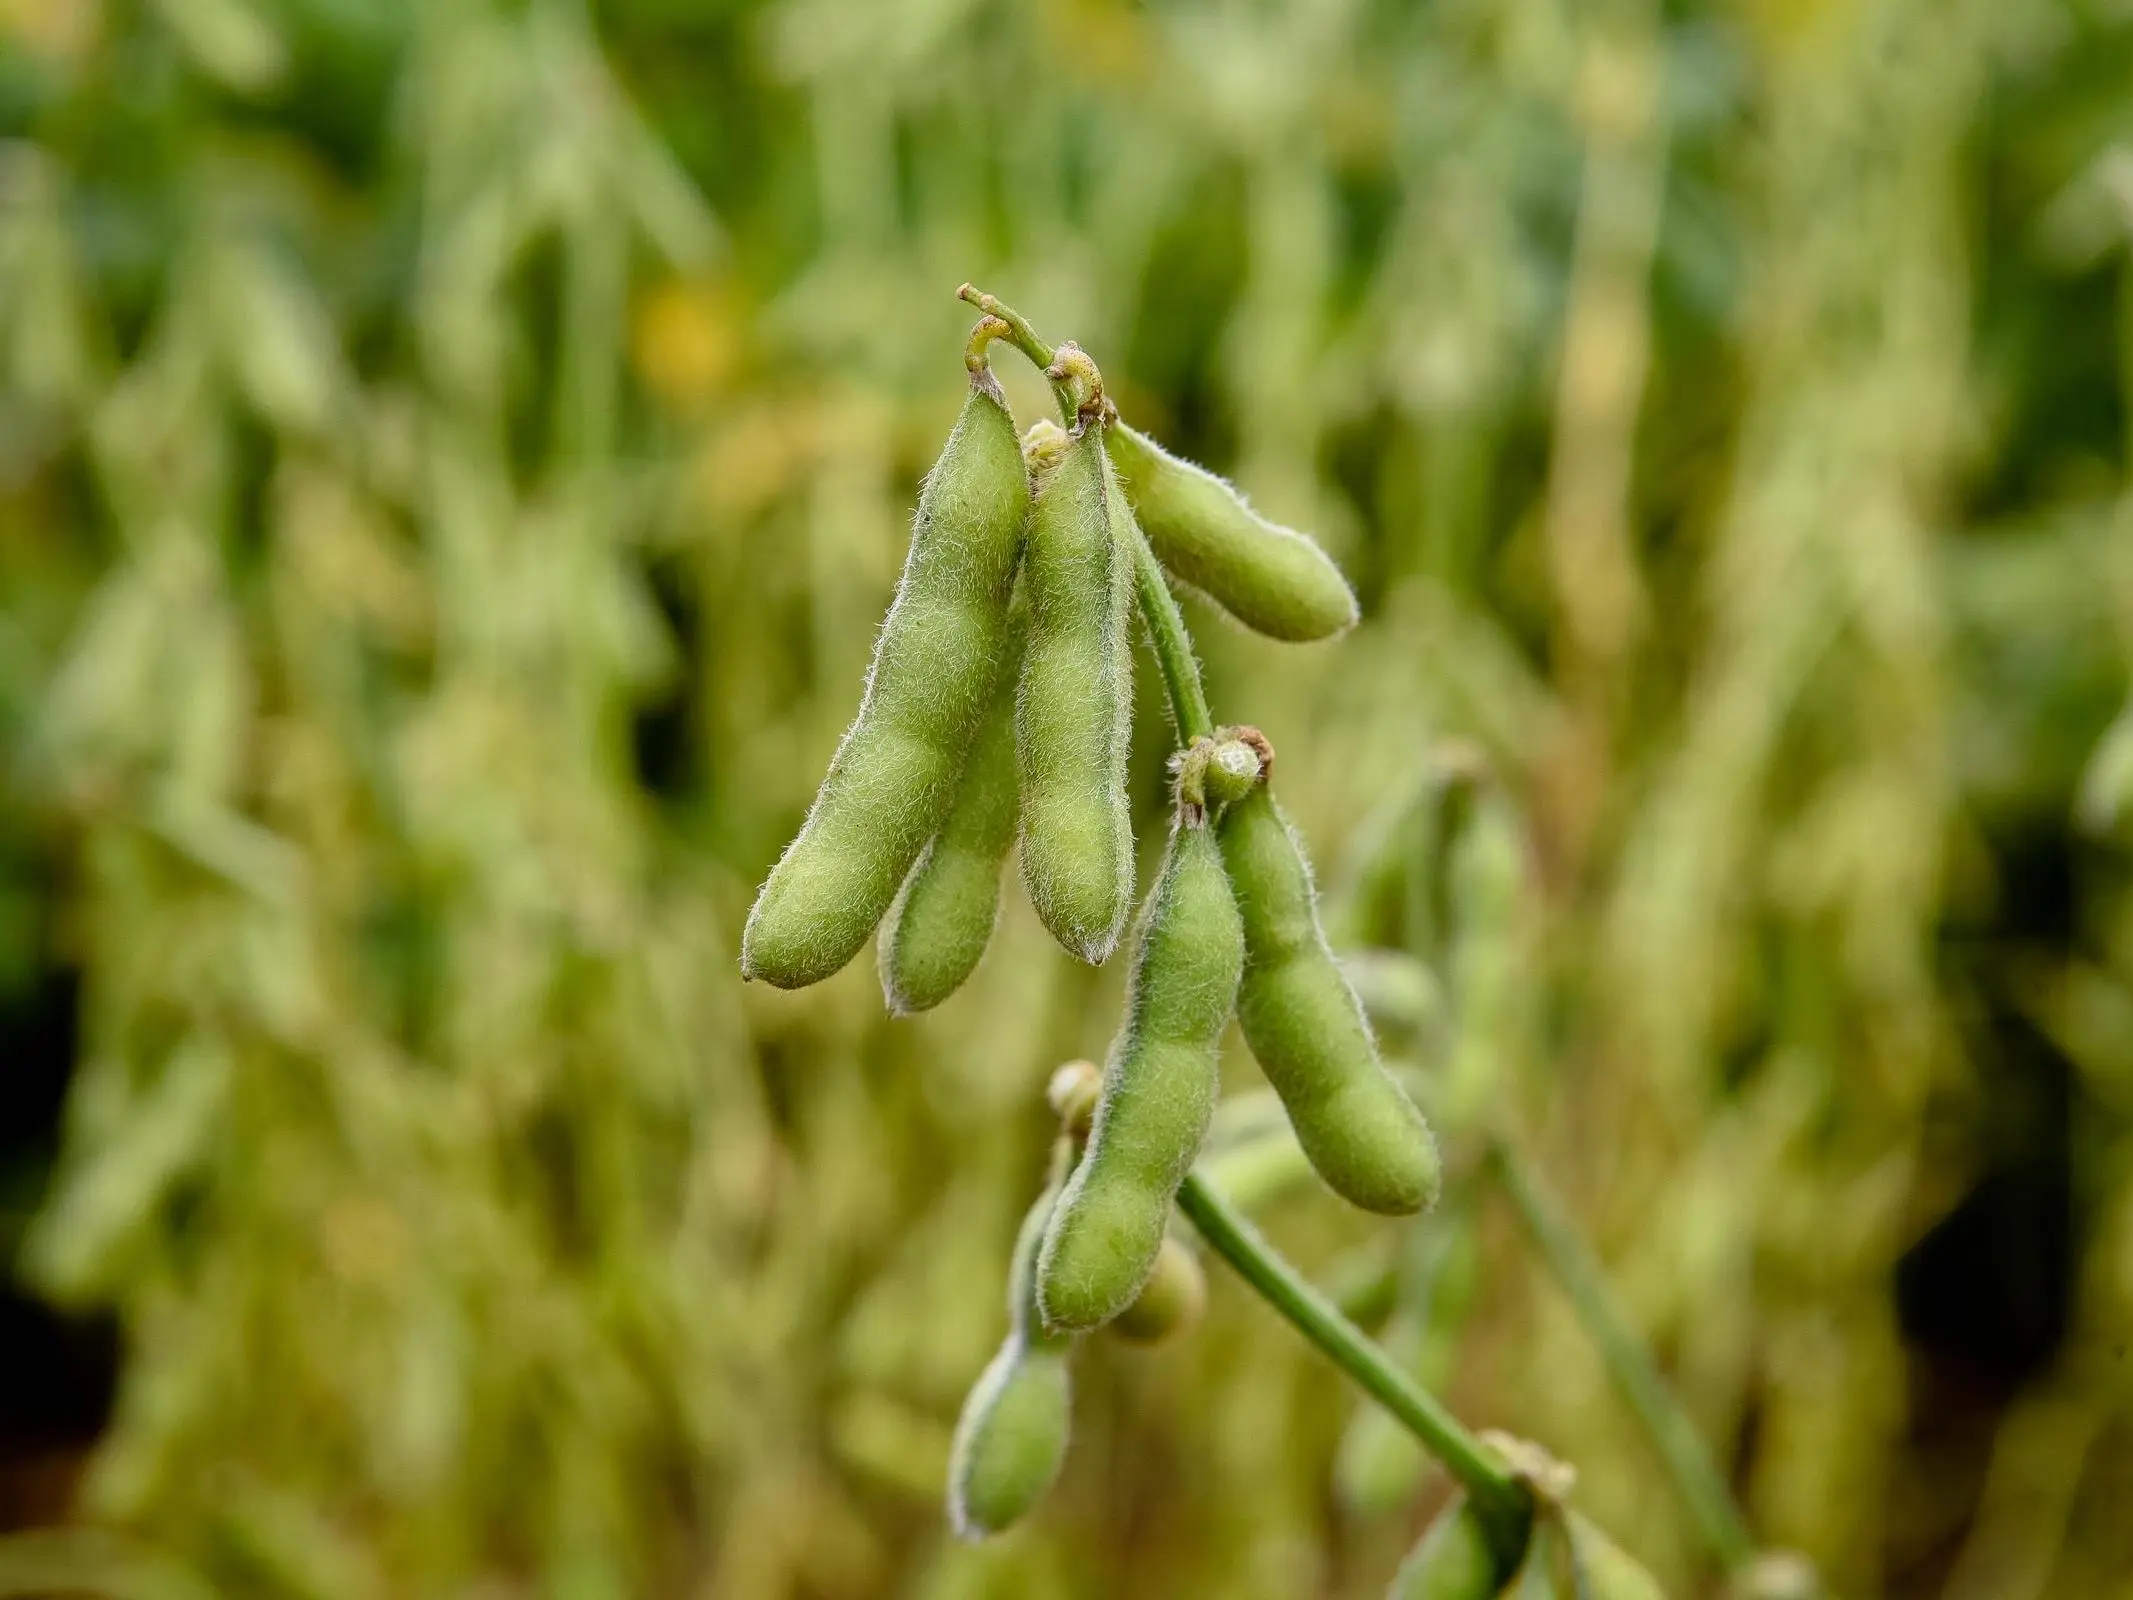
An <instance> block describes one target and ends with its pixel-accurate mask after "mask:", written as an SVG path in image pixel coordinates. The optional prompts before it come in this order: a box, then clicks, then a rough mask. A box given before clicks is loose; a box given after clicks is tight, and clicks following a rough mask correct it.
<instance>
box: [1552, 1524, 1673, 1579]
mask: <svg viewBox="0 0 2133 1600" xmlns="http://www.w3.org/2000/svg"><path fill="white" fill-rule="evenodd" d="M1564 1524H1565V1527H1566V1529H1567V1531H1568V1533H1569V1540H1568V1543H1569V1546H1570V1566H1571V1573H1570V1582H1569V1583H1568V1584H1567V1585H1564V1587H1566V1588H1567V1589H1568V1590H1569V1591H1570V1592H1571V1593H1572V1594H1574V1595H1576V1596H1577V1600H1666V1591H1665V1590H1663V1589H1661V1588H1660V1587H1659V1580H1658V1579H1657V1578H1654V1577H1653V1576H1652V1575H1651V1574H1650V1573H1649V1572H1647V1571H1646V1570H1645V1569H1644V1566H1643V1563H1641V1562H1639V1561H1638V1560H1637V1558H1636V1557H1634V1556H1632V1555H1631V1554H1630V1553H1629V1552H1628V1551H1627V1550H1624V1549H1623V1548H1622V1547H1621V1546H1620V1545H1618V1544H1616V1543H1615V1542H1614V1540H1612V1539H1610V1538H1609V1537H1608V1536H1607V1535H1606V1534H1605V1533H1602V1532H1601V1531H1600V1530H1599V1528H1597V1527H1595V1526H1594V1525H1593V1524H1592V1523H1591V1522H1589V1521H1588V1520H1587V1519H1586V1518H1584V1517H1582V1516H1580V1515H1579V1514H1578V1513H1577V1512H1575V1511H1571V1512H1567V1513H1565V1515H1564Z"/></svg>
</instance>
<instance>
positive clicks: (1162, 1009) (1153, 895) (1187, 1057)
mask: <svg viewBox="0 0 2133 1600" xmlns="http://www.w3.org/2000/svg"><path fill="white" fill-rule="evenodd" d="M1243 961H1244V930H1243V927H1242V925H1241V923H1240V921H1239V919H1238V916H1237V906H1236V901H1235V899H1234V898H1233V897H1232V895H1231V894H1230V887H1229V878H1228V876H1227V875H1226V874H1225V873H1224V872H1223V870H1222V855H1221V851H1220V850H1219V849H1218V848H1217V846H1216V844H1215V841H1214V839H1213V838H1212V837H1211V835H1210V833H1209V830H1208V829H1207V828H1205V827H1193V826H1188V825H1185V824H1183V823H1177V824H1173V826H1172V828H1171V832H1170V843H1169V847H1168V849H1166V850H1165V852H1164V856H1163V867H1162V871H1161V872H1160V873H1159V874H1158V875H1157V877H1156V883H1155V887H1154V888H1153V889H1152V890H1150V891H1149V895H1148V903H1147V906H1146V908H1145V909H1144V910H1143V911H1142V913H1141V920H1140V926H1139V929H1138V934H1137V940H1136V947H1135V952H1134V960H1133V973H1132V976H1131V978H1130V979H1129V980H1128V983H1127V986H1126V1017H1125V1023H1124V1025H1123V1027H1122V1028H1121V1029H1120V1031H1119V1035H1118V1038H1117V1040H1116V1042H1115V1043H1114V1044H1113V1045H1112V1047H1111V1058H1110V1061H1109V1063H1108V1064H1107V1065H1106V1067H1105V1069H1104V1085H1103V1096H1102V1098H1101V1099H1100V1100H1099V1101H1098V1102H1097V1107H1096V1122H1095V1125H1094V1126H1093V1127H1092V1128H1091V1130H1090V1133H1089V1148H1088V1153H1087V1154H1086V1155H1084V1156H1083V1157H1082V1161H1081V1164H1080V1165H1079V1166H1078V1167H1076V1168H1075V1169H1074V1175H1073V1177H1072V1178H1070V1179H1069V1180H1068V1182H1067V1186H1066V1191H1065V1193H1063V1194H1062V1195H1061V1196H1060V1199H1059V1205H1058V1207H1057V1209H1056V1210H1055V1211H1054V1212H1053V1214H1052V1222H1051V1226H1050V1227H1049V1228H1048V1229H1047V1230H1046V1233H1045V1238H1044V1251H1043V1254H1042V1255H1041V1256H1040V1257H1039V1258H1038V1266H1037V1293H1038V1300H1039V1303H1040V1304H1041V1306H1042V1308H1043V1312H1044V1320H1045V1322H1046V1323H1047V1325H1049V1326H1051V1327H1055V1328H1094V1327H1097V1326H1099V1325H1101V1324H1103V1323H1106V1322H1109V1321H1110V1320H1111V1319H1112V1318H1113V1317H1115V1316H1117V1315H1118V1314H1119V1313H1120V1312H1122V1311H1124V1310H1125V1309H1126V1308H1127V1307H1128V1306H1130V1305H1131V1304H1132V1303H1133V1300H1134V1297H1135V1296H1136V1295H1138V1294H1139V1293H1140V1292H1141V1287H1142V1285H1144V1284H1145V1283H1147V1281H1148V1278H1149V1275H1150V1273H1151V1272H1152V1271H1153V1270H1154V1267H1155V1262H1156V1257H1157V1254H1158V1253H1159V1252H1160V1251H1161V1249H1162V1246H1163V1235H1164V1228H1165V1225H1166V1224H1167V1223H1168V1221H1169V1219H1170V1202H1171V1199H1172V1197H1173V1196H1174V1195H1175V1194H1176V1193H1177V1190H1178V1185H1179V1184H1180V1183H1182V1182H1183V1181H1184V1178H1185V1174H1186V1173H1187V1172H1188V1171H1189V1170H1191V1167H1192V1162H1193V1157H1194V1156H1195V1155H1196V1154H1197V1153H1198V1152H1199V1148H1200V1141H1201V1139H1202V1138H1203V1137H1205V1135H1206V1133H1207V1123H1208V1118H1209V1117H1210V1116H1211V1115H1212V1114H1213V1111H1214V1103H1215V1088H1216V1053H1217V1051H1218V1049H1219V1047H1220V1044H1221V1038H1222V1029H1223V1026H1224V1025H1225V1024H1226V1023H1227V1022H1228V1021H1229V1015H1230V1008H1231V1006H1232V1005H1233V1004H1234V1003H1235V1000H1236V995H1237V979H1238V975H1239V973H1240V971H1241V970H1242V967H1243Z"/></svg>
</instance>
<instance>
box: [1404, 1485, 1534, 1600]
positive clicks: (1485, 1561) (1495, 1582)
mask: <svg viewBox="0 0 2133 1600" xmlns="http://www.w3.org/2000/svg"><path fill="white" fill-rule="evenodd" d="M1511 1577H1512V1574H1511V1573H1510V1572H1509V1571H1507V1570H1505V1568H1504V1567H1503V1565H1502V1564H1501V1563H1500V1562H1499V1560H1498V1558H1497V1555H1496V1552H1495V1550H1494V1549H1493V1548H1492V1547H1491V1545H1490V1543H1489V1532H1488V1528H1487V1527H1486V1526H1485V1525H1484V1524H1483V1522H1482V1520H1481V1516H1480V1514H1479V1513H1478V1512H1477V1511H1475V1509H1474V1507H1473V1504H1472V1503H1471V1502H1470V1501H1468V1500H1467V1499H1466V1498H1465V1497H1464V1496H1462V1497H1461V1498H1459V1499H1457V1500H1455V1501H1453V1502H1452V1503H1451V1504H1450V1505H1448V1506H1446V1507H1445V1508H1444V1509H1443V1510H1442V1511H1441V1512H1439V1513H1438V1514H1437V1517H1436V1520H1435V1521H1433V1522H1431V1523H1430V1525H1429V1526H1428V1527H1427V1528H1425V1529H1424V1530H1423V1532H1422V1537H1421V1538H1420V1539H1419V1540H1418V1541H1416V1543H1415V1547H1414V1549H1413V1550H1411V1551H1409V1552H1408V1555H1407V1559H1406V1560H1405V1561H1403V1562H1401V1563H1400V1570H1399V1572H1398V1573H1397V1574H1396V1575H1395V1576H1394V1578H1393V1580H1392V1588H1391V1589H1390V1590H1389V1591H1387V1595H1386V1600H1495V1596H1497V1595H1499V1594H1501V1593H1502V1592H1503V1587H1504V1585H1505V1584H1506V1583H1508V1582H1509V1581H1510V1579H1511Z"/></svg>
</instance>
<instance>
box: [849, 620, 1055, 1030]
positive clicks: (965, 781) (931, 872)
mask: <svg viewBox="0 0 2133 1600" xmlns="http://www.w3.org/2000/svg"><path fill="white" fill-rule="evenodd" d="M1014 665H1015V663H1014V662H1012V661H1010V662H1009V663H1008V664H1007V667H1006V670H1003V671H1002V672H1001V673H1000V675H999V678H1000V681H999V684H998V686H997V688H996V689H995V691H994V695H993V705H992V709H991V711H990V712H989V713H988V714H987V715H986V719H985V725H984V727H983V728H981V729H980V730H979V732H978V739H977V743H976V745H975V746H974V747H973V748H972V750H971V752H970V760H969V762H968V763H967V764H966V765H965V766H964V768H963V778H962V782H961V783H960V784H959V785H958V786H957V789H956V796H955V806H954V809H953V810H951V811H950V812H949V813H948V820H947V821H946V822H944V823H943V824H941V831H940V832H939V833H937V834H935V835H934V836H933V839H932V841H931V842H930V843H929V844H928V845H927V846H926V848H925V850H924V852H923V853H922V854H921V855H920V856H919V858H918V862H917V864H916V865H915V866H913V867H912V868H911V875H910V876H909V877H908V878H906V879H905V880H904V886H903V888H902V889H901V890H899V891H898V893H897V896H896V902H895V904H894V905H892V906H890V908H889V914H888V918H887V920H885V921H884V922H883V923H882V925H881V949H880V967H881V990H882V995H883V997H884V998H885V999H886V1000H887V1001H888V1005H889V1009H890V1011H892V1012H894V1013H896V1014H897V1015H899V1016H902V1015H905V1014H908V1013H910V1012H914V1011H927V1010H931V1009H932V1008H933V1007H934V1006H937V1005H939V1004H940V1003H941V1002H942V1001H943V1000H945V999H947V998H948V996H949V995H951V994H953V993H954V992H955V991H956V990H957V989H959V988H961V987H962V986H963V982H964V980H965V979H967V978H968V977H969V976H970V975H971V973H972V972H974V971H975V970H976V969H977V965H978V961H979V959H980V958H981V957H982V956H983V955H984V954H985V947H986V945H987V944H989V943H990V942H991V940H992V930H993V924H994V923H995V922H996V921H997V920H998V918H999V911H1000V866H1001V863H1002V862H1004V861H1005V860H1006V859H1007V852H1008V848H1009V847H1010V846H1011V845H1013V844H1014V842H1015V822H1016V819H1017V817H1018V816H1019V815H1020V807H1019V804H1018V800H1017V796H1016V781H1017V780H1016V775H1015V677H1016V674H1015V671H1014Z"/></svg>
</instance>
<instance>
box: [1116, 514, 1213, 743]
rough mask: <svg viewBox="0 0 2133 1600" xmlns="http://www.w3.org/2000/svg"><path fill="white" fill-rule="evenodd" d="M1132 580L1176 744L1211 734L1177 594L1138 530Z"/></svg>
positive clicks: (1203, 692)
mask: <svg viewBox="0 0 2133 1600" xmlns="http://www.w3.org/2000/svg"><path fill="white" fill-rule="evenodd" d="M1133 584H1134V587H1135V589H1137V590H1138V591H1139V594H1140V602H1141V620H1142V621H1144V622H1146V623H1147V624H1148V640H1149V643H1151V644H1152V645H1154V647H1155V660H1156V665H1157V666H1159V667H1160V668H1162V672H1163V689H1164V691H1165V693H1166V695H1167V696H1168V698H1169V701H1170V715H1171V719H1172V720H1173V721H1174V722H1176V723H1177V725H1178V743H1179V744H1181V745H1184V744H1190V743H1192V741H1193V740H1195V739H1200V738H1212V737H1213V736H1214V732H1215V719H1214V714H1213V713H1212V712H1210V711H1209V710H1208V709H1207V691H1206V690H1205V689H1204V688H1203V687H1201V684H1200V663H1199V662H1198V660H1196V659H1195V658H1194V656H1193V653H1192V635H1191V634H1189V633H1187V632H1186V631H1185V618H1184V616H1183V615H1182V614H1181V613H1180V612H1179V610H1178V600H1177V596H1176V595H1174V594H1172V593H1171V592H1170V585H1169V583H1168V582H1167V581H1166V580H1165V579H1164V577H1163V569H1162V568H1161V567H1160V566H1158V565H1157V564H1156V559H1155V552H1154V551H1153V550H1151V549H1149V548H1148V541H1147V539H1146V538H1145V537H1143V536H1142V534H1141V530H1140V529H1139V528H1135V529H1134V530H1133Z"/></svg>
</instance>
